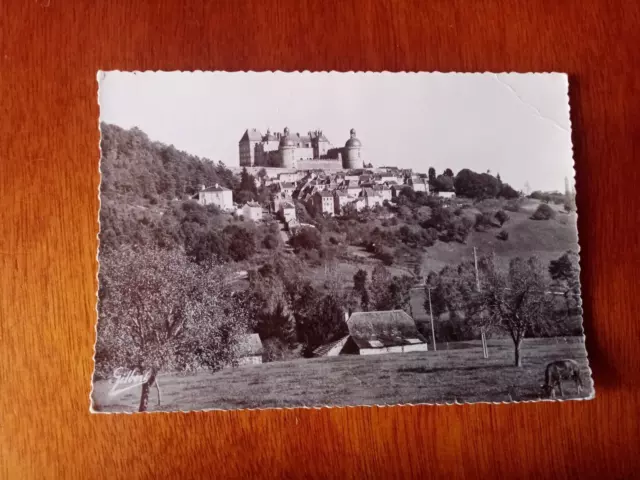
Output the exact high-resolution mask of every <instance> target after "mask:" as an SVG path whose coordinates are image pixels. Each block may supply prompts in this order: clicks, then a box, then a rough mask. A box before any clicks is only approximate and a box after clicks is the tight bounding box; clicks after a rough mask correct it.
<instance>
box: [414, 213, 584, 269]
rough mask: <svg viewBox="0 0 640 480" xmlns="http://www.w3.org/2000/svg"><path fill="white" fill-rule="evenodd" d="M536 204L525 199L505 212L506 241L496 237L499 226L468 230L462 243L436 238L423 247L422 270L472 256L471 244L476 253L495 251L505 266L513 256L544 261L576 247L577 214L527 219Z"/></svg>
mask: <svg viewBox="0 0 640 480" xmlns="http://www.w3.org/2000/svg"><path fill="white" fill-rule="evenodd" d="M538 204H539V202H538V201H536V200H528V201H527V203H526V204H525V205H524V206H523V208H522V211H520V212H508V214H509V217H510V219H509V221H508V222H507V223H505V224H504V226H503V228H502V230H505V231H506V232H507V233H508V234H509V239H508V240H506V241H503V240H500V239H498V238H497V237H496V235H497V233H498V232H499V231H500V230H501V229H491V230H489V231H486V232H478V231H475V230H471V232H470V233H469V237H468V238H467V241H466V243H465V244H462V243H458V242H448V243H445V242H441V241H438V242H436V243H435V245H433V246H432V247H429V248H427V249H426V250H425V254H424V257H423V271H424V272H425V273H428V272H430V271H438V270H440V269H441V268H443V267H444V266H445V265H451V264H456V263H460V262H463V261H468V260H473V248H474V247H475V248H476V249H477V252H478V255H483V254H487V253H490V252H495V254H496V256H497V257H498V259H499V260H500V261H501V262H502V263H503V264H504V265H505V266H506V264H508V262H509V260H510V259H511V258H513V257H516V256H521V257H529V256H532V255H536V256H538V257H540V259H541V260H542V261H543V262H545V263H548V262H549V261H550V260H553V259H556V258H558V257H559V256H560V255H562V254H563V253H564V252H566V251H567V250H573V251H577V248H578V237H577V215H576V214H575V213H571V214H566V213H560V212H558V213H557V216H556V218H555V219H551V220H531V218H530V217H531V213H532V212H533V211H534V210H535V209H536V208H537V206H538Z"/></svg>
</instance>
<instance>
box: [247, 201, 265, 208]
mask: <svg viewBox="0 0 640 480" xmlns="http://www.w3.org/2000/svg"><path fill="white" fill-rule="evenodd" d="M244 205H245V207H251V208H262V206H261V205H260V204H259V203H256V202H247V203H245V204H244Z"/></svg>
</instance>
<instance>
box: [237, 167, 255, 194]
mask: <svg viewBox="0 0 640 480" xmlns="http://www.w3.org/2000/svg"><path fill="white" fill-rule="evenodd" d="M238 190H239V191H243V190H244V191H245V192H251V193H253V194H254V195H255V194H257V193H258V188H257V187H256V179H255V177H254V176H253V175H251V174H250V173H249V172H248V171H247V167H244V168H243V169H242V171H241V172H240V185H238Z"/></svg>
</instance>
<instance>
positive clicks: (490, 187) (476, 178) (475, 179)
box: [428, 167, 520, 200]
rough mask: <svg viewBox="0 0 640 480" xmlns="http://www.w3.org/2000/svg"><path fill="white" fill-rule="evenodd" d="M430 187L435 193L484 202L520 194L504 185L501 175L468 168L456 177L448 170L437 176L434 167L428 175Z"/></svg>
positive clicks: (515, 196) (514, 196) (506, 184)
mask: <svg viewBox="0 0 640 480" xmlns="http://www.w3.org/2000/svg"><path fill="white" fill-rule="evenodd" d="M428 180H429V187H430V189H431V191H433V192H453V191H455V192H456V195H457V196H459V197H466V198H472V199H474V200H484V199H486V198H498V197H502V198H507V199H511V198H517V197H518V196H519V195H520V194H519V193H518V192H517V191H516V190H515V189H514V188H513V187H511V185H509V184H508V183H503V182H502V179H501V178H500V174H497V175H496V176H493V175H491V174H490V173H489V172H486V173H477V172H474V171H473V170H469V169H468V168H464V169H462V170H460V171H459V172H458V173H457V174H456V175H454V174H453V171H452V170H451V169H450V168H447V169H446V170H445V171H444V172H443V173H442V175H438V176H436V171H435V169H434V168H433V167H431V168H429V173H428Z"/></svg>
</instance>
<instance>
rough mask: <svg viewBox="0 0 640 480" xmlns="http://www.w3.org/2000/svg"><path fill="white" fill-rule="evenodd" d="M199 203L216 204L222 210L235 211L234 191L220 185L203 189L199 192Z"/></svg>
mask: <svg viewBox="0 0 640 480" xmlns="http://www.w3.org/2000/svg"><path fill="white" fill-rule="evenodd" d="M198 203H200V205H215V206H216V207H218V208H219V209H220V210H225V211H233V192H232V191H231V190H230V189H228V188H226V187H222V186H220V185H218V184H217V183H216V184H215V185H214V186H213V187H208V188H205V187H204V185H203V186H202V189H201V190H200V191H199V192H198Z"/></svg>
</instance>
